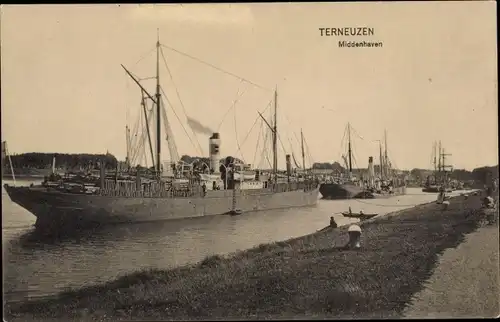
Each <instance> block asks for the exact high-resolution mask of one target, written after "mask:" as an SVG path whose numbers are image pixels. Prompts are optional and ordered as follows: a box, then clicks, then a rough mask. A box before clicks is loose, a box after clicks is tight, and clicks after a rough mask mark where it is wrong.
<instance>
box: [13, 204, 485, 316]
mask: <svg viewBox="0 0 500 322" xmlns="http://www.w3.org/2000/svg"><path fill="white" fill-rule="evenodd" d="M479 203H480V197H479V196H473V197H469V198H467V199H465V197H457V198H454V199H452V201H451V206H450V208H449V209H448V210H446V211H442V210H441V208H440V206H438V205H436V204H428V205H425V206H420V207H417V208H413V209H408V210H404V211H400V212H399V214H398V216H386V217H383V218H381V219H378V220H373V221H370V222H366V223H364V224H363V225H362V226H363V235H362V246H363V249H362V250H358V251H341V250H339V249H338V248H337V247H339V246H343V245H344V244H345V243H346V242H347V233H346V228H345V227H341V228H337V229H328V230H325V231H321V232H317V233H314V234H311V235H308V236H304V237H300V238H295V239H291V240H288V241H284V242H278V243H273V244H267V245H261V246H259V247H256V248H254V249H251V250H247V251H244V252H239V253H236V254H233V255H231V256H229V257H228V258H223V257H220V256H212V257H209V258H207V259H205V260H204V261H202V262H201V263H199V264H197V265H192V266H187V267H181V268H176V269H172V270H165V271H160V270H154V271H145V272H139V273H135V274H131V275H128V276H125V277H122V278H120V279H118V280H116V281H113V282H110V283H107V284H105V285H102V286H97V287H89V288H85V289H82V290H78V291H72V292H67V293H64V294H62V296H61V297H60V298H59V299H54V300H42V301H37V302H33V303H22V304H11V305H7V307H6V309H5V313H6V316H7V317H8V319H9V320H13V319H14V317H17V319H18V320H23V321H24V320H30V319H31V318H34V319H36V320H41V319H51V318H63V319H75V318H78V319H82V318H83V319H96V318H98V319H100V320H105V319H109V320H120V319H123V320H133V319H180V320H191V319H204V318H205V319H206V318H208V319H221V318H243V319H257V318H258V319H263V318H287V317H288V318H292V317H297V316H299V317H300V316H302V317H308V318H314V317H317V318H324V317H343V318H352V317H358V318H360V317H364V318H368V317H385V318H387V317H398V316H400V314H401V313H402V311H403V309H404V307H405V305H406V304H407V303H408V302H409V300H410V299H411V297H412V295H413V294H414V293H415V292H417V291H418V290H420V289H421V288H422V284H423V281H424V280H425V279H427V278H428V276H429V275H430V274H431V273H432V269H433V267H434V265H435V263H436V260H437V255H438V254H439V253H441V252H443V251H444V250H445V249H447V248H450V247H455V246H457V245H458V244H459V243H460V242H461V241H462V240H463V238H464V236H465V234H468V233H470V232H472V231H473V230H475V229H476V219H475V218H473V217H471V216H465V213H466V212H467V210H468V209H471V208H477V207H479ZM327 220H328V219H327V218H325V223H326V222H327Z"/></svg>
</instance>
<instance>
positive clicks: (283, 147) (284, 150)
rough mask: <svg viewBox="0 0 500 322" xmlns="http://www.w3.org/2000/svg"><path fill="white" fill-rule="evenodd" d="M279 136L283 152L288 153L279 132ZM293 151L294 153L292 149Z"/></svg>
mask: <svg viewBox="0 0 500 322" xmlns="http://www.w3.org/2000/svg"><path fill="white" fill-rule="evenodd" d="M277 137H278V140H279V141H280V144H281V148H282V149H283V154H285V155H286V149H285V145H284V144H283V141H281V135H279V134H278V135H277ZM292 153H293V151H292Z"/></svg>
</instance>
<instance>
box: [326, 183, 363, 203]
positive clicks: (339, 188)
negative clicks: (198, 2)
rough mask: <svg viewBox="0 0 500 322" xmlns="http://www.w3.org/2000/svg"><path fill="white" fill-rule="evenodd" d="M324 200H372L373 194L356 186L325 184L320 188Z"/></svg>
mask: <svg viewBox="0 0 500 322" xmlns="http://www.w3.org/2000/svg"><path fill="white" fill-rule="evenodd" d="M319 192H320V193H321V195H322V196H323V199H370V198H373V194H372V193H371V192H369V191H366V190H365V189H363V188H362V187H359V186H357V185H354V184H348V183H346V184H338V183H323V184H321V185H320V187H319Z"/></svg>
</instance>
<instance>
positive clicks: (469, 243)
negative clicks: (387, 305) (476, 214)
mask: <svg viewBox="0 0 500 322" xmlns="http://www.w3.org/2000/svg"><path fill="white" fill-rule="evenodd" d="M498 245H499V231H498V227H487V228H486V227H485V228H480V229H479V230H477V231H476V232H474V233H472V234H469V235H467V236H466V240H465V241H464V242H463V243H462V244H460V245H459V246H458V247H457V248H450V249H447V250H446V251H445V252H444V253H443V254H442V255H441V257H440V259H439V262H438V265H437V267H436V269H435V270H434V273H433V275H432V276H431V277H430V278H429V280H428V281H427V282H426V283H425V288H424V289H423V290H422V291H421V292H418V293H416V294H415V295H414V297H413V299H412V301H411V304H410V306H409V307H407V308H406V310H405V312H404V315H405V317H407V318H416V317H419V318H466V317H467V318H486V317H497V316H498V315H499V314H500V308H499V307H500V289H499V288H500V287H499V282H500V277H499V274H500V273H499V255H498V253H499V247H498Z"/></svg>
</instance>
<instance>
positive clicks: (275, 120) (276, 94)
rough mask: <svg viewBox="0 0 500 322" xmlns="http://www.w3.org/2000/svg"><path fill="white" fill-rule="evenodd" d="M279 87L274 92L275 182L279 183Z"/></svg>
mask: <svg viewBox="0 0 500 322" xmlns="http://www.w3.org/2000/svg"><path fill="white" fill-rule="evenodd" d="M277 115H278V87H276V89H275V91H274V124H273V131H272V132H273V173H274V182H275V183H278V126H277V121H278V117H277Z"/></svg>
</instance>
